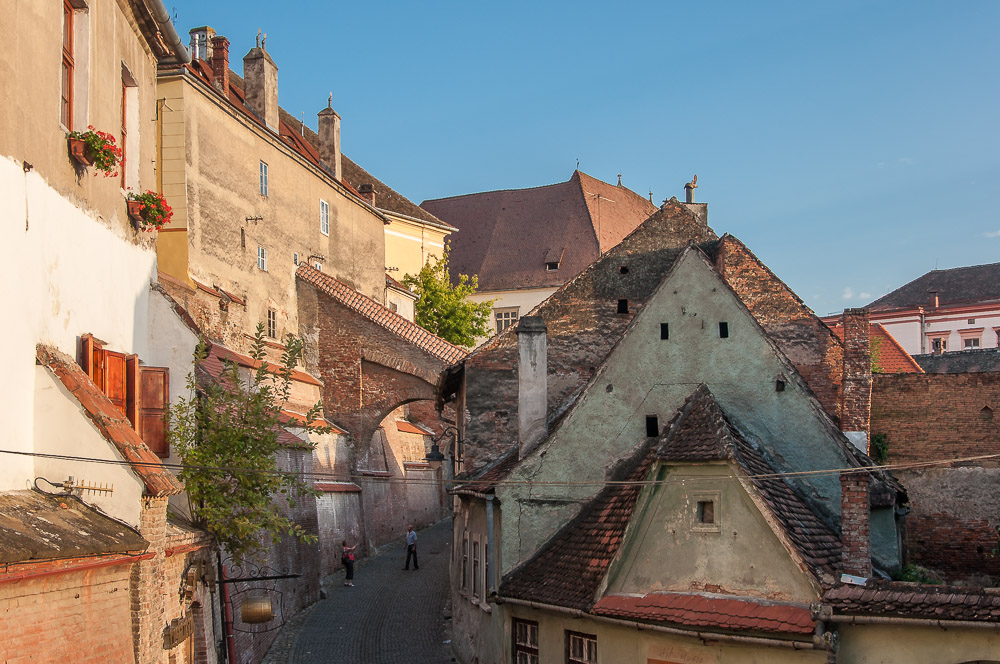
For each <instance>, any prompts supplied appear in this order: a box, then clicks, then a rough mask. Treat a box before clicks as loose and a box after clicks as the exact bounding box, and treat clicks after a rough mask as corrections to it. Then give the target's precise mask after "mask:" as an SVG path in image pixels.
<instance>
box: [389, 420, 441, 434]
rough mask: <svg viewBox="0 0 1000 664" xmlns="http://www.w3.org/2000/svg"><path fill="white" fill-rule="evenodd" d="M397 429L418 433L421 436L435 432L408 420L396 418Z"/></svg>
mask: <svg viewBox="0 0 1000 664" xmlns="http://www.w3.org/2000/svg"><path fill="white" fill-rule="evenodd" d="M396 430H397V431H402V432H403V433H417V434H420V435H421V436H430V435H432V434H433V433H434V432H433V431H429V430H427V429H425V428H423V427H422V426H418V425H416V424H414V423H413V422H408V421H407V420H396Z"/></svg>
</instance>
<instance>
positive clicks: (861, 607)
mask: <svg viewBox="0 0 1000 664" xmlns="http://www.w3.org/2000/svg"><path fill="white" fill-rule="evenodd" d="M823 602H824V604H829V605H831V606H832V607H833V610H834V613H838V614H854V615H857V614H863V615H876V616H890V617H893V616H895V617H903V618H931V619H933V620H973V621H984V622H995V623H1000V588H975V587H969V586H961V587H959V586H934V585H928V584H923V583H899V582H895V583H890V582H877V581H872V580H869V581H868V583H867V584H865V585H863V586H852V585H840V586H837V587H834V588H831V589H829V590H828V591H827V592H826V594H825V595H824V596H823Z"/></svg>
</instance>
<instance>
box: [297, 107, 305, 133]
mask: <svg viewBox="0 0 1000 664" xmlns="http://www.w3.org/2000/svg"><path fill="white" fill-rule="evenodd" d="M305 135H306V112H305V111H302V119H301V120H299V136H305Z"/></svg>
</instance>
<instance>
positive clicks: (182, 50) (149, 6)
mask: <svg viewBox="0 0 1000 664" xmlns="http://www.w3.org/2000/svg"><path fill="white" fill-rule="evenodd" d="M142 2H143V4H144V5H145V7H146V10H147V11H148V12H149V14H150V16H152V17H153V20H154V21H156V25H157V28H158V29H159V31H160V34H162V35H163V37H164V39H165V40H166V42H167V44H168V45H169V46H170V48H171V49H172V50H173V52H174V55H175V56H176V57H174V58H172V59H167V58H164V59H163V60H164V61H165V62H177V63H178V64H182V65H184V64H187V63H189V62H191V54H190V53H188V50H187V47H185V46H184V42H182V41H181V37H180V35H178V34H177V29H176V28H174V24H173V21H171V20H170V14H169V13H168V12H167V8H166V7H165V6H164V5H163V0H142Z"/></svg>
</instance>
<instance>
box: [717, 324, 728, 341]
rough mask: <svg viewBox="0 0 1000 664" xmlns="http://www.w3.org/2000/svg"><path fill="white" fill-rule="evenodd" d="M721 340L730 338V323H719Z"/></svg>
mask: <svg viewBox="0 0 1000 664" xmlns="http://www.w3.org/2000/svg"><path fill="white" fill-rule="evenodd" d="M719 338H720V339H728V338H729V323H725V322H722V323H719Z"/></svg>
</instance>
